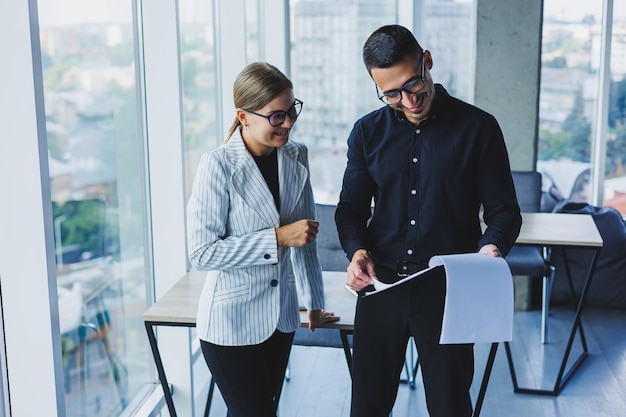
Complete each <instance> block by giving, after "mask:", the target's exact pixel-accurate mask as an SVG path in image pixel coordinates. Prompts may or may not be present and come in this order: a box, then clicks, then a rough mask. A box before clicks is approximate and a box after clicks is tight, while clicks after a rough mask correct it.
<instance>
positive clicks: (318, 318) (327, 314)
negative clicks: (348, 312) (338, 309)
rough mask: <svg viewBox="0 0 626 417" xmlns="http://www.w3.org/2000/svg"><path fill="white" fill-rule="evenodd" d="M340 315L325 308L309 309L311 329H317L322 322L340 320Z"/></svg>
mask: <svg viewBox="0 0 626 417" xmlns="http://www.w3.org/2000/svg"><path fill="white" fill-rule="evenodd" d="M339 319H340V317H339V316H335V313H333V312H331V311H324V310H310V311H309V330H311V331H312V332H314V331H315V329H316V328H317V327H319V325H320V324H323V323H332V322H334V321H339Z"/></svg>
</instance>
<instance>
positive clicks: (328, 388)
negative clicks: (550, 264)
mask: <svg viewBox="0 0 626 417" xmlns="http://www.w3.org/2000/svg"><path fill="white" fill-rule="evenodd" d="M539 316H540V312H539V311H524V312H516V313H515V323H514V329H515V334H514V336H513V337H514V339H513V341H512V342H511V350H512V354H513V358H514V363H515V367H516V373H517V378H518V383H519V385H520V386H524V387H538V388H545V389H551V388H552V387H553V385H554V383H555V381H556V377H557V373H558V367H559V365H560V362H561V359H562V358H563V354H564V351H565V345H566V343H567V338H568V335H569V329H571V325H572V317H573V312H572V311H571V309H570V308H553V310H552V312H551V315H550V319H549V333H548V343H547V344H545V345H542V344H541V343H540V330H539V322H540V317H539ZM583 325H584V333H585V336H586V340H587V344H588V349H589V356H588V357H587V359H586V360H585V361H584V362H583V363H582V365H581V367H580V368H579V369H578V370H577V371H576V372H575V373H574V374H573V376H572V378H571V379H570V380H569V382H568V383H567V384H566V385H565V386H564V387H563V389H562V391H561V393H560V394H559V395H558V396H545V395H537V394H516V393H514V392H513V385H512V382H511V376H510V375H511V374H510V372H509V368H508V365H507V360H506V355H505V350H504V347H503V345H500V347H499V349H498V353H497V355H496V360H495V363H494V367H493V372H492V374H491V378H490V380H489V386H488V388H487V394H486V397H485V400H484V403H483V407H482V411H481V413H480V415H481V416H482V417H589V416H593V417H626V310H614V309H604V308H598V307H591V306H590V307H587V308H586V309H585V312H584V316H583ZM489 347H490V345H476V347H475V358H476V359H475V363H476V375H475V379H474V385H473V387H472V394H473V398H476V395H477V392H478V387H479V386H480V379H481V378H482V375H483V371H484V367H485V363H486V360H487V355H488V351H489ZM581 351H582V348H581V343H580V338H579V337H578V336H577V337H576V339H575V343H574V347H573V348H572V352H571V355H570V357H571V358H574V359H575V358H577V357H578V355H579V353H580V352H581ZM420 378H421V377H420V375H419V373H418V380H417V384H416V385H415V387H414V388H413V389H411V388H409V386H407V385H406V384H402V385H401V386H400V389H399V392H398V397H397V399H396V404H395V406H394V409H393V417H408V416H416V417H417V416H428V412H427V410H426V405H425V402H424V392H423V389H422V385H421V381H420ZM349 410H350V377H349V374H348V369H347V366H346V362H345V357H344V355H343V351H342V350H341V349H336V348H321V347H305V346H294V348H293V350H292V354H291V359H290V378H289V380H288V381H285V385H284V388H283V394H282V397H281V401H280V405H279V417H293V416H297V417H329V416H330V417H345V416H348V415H349ZM210 415H211V416H220V417H223V416H225V415H226V410H225V407H224V404H223V402H222V400H221V398H220V396H219V393H216V395H215V397H214V401H213V404H212V408H211V414H210Z"/></svg>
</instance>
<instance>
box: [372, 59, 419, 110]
mask: <svg viewBox="0 0 626 417" xmlns="http://www.w3.org/2000/svg"><path fill="white" fill-rule="evenodd" d="M374 86H376V94H378V98H379V99H380V100H381V101H382V102H383V103H385V104H389V105H393V104H398V103H399V102H401V101H402V92H403V91H404V92H406V93H408V94H417V93H418V92H419V91H420V90H421V89H422V88H424V52H422V72H421V74H420V75H416V76H415V77H411V78H409V80H408V81H407V82H405V83H404V85H403V86H402V87H400V88H398V89H395V90H389V91H386V92H384V93H382V94H380V92H379V91H378V86H377V85H376V84H374Z"/></svg>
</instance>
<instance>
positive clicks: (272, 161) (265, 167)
mask: <svg viewBox="0 0 626 417" xmlns="http://www.w3.org/2000/svg"><path fill="white" fill-rule="evenodd" d="M277 155H278V152H276V148H274V150H273V151H272V153H271V154H269V155H263V156H255V155H252V157H253V158H254V162H256V164H257V166H258V167H259V170H261V174H263V178H265V182H266V183H267V186H268V187H269V189H270V191H271V192H272V195H273V196H274V203H275V204H276V210H278V212H279V213H280V194H279V191H278V157H277Z"/></svg>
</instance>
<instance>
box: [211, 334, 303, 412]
mask: <svg viewBox="0 0 626 417" xmlns="http://www.w3.org/2000/svg"><path fill="white" fill-rule="evenodd" d="M293 336H294V333H281V332H279V331H278V330H276V331H275V332H274V334H273V335H272V336H271V337H270V338H269V339H267V340H266V341H265V342H263V343H261V344H259V345H251V346H220V345H214V344H212V343H209V342H206V341H204V340H201V341H200V344H201V347H202V353H203V355H204V359H205V360H206V363H207V365H209V369H210V371H211V374H212V375H213V379H214V381H215V383H216V384H217V387H218V388H219V390H220V392H221V394H222V397H223V398H224V402H225V403H226V407H227V408H228V416H229V417H276V410H277V408H278V401H279V399H280V392H281V390H282V387H283V381H284V378H285V370H286V369H287V362H288V360H289V353H290V352H291V344H292V342H293Z"/></svg>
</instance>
